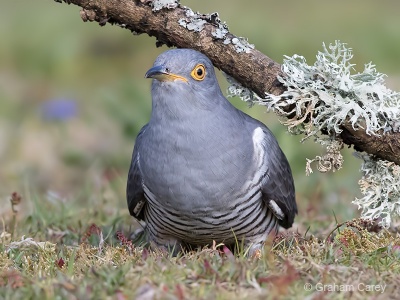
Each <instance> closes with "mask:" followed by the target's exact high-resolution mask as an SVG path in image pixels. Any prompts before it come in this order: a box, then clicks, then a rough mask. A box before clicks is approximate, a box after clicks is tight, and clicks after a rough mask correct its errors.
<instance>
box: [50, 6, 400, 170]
mask: <svg viewBox="0 0 400 300" xmlns="http://www.w3.org/2000/svg"><path fill="white" fill-rule="evenodd" d="M55 1H56V2H66V3H68V4H70V3H72V4H75V5H78V6H80V7H81V8H82V10H81V12H80V14H81V18H82V19H83V21H85V22H86V21H96V22H98V23H99V24H100V25H101V26H103V25H105V24H106V23H107V22H108V23H111V24H115V25H119V26H121V27H123V28H126V29H129V30H130V31H132V32H133V33H135V34H141V33H146V34H148V35H149V36H154V37H156V39H157V44H158V45H161V44H166V45H167V46H176V47H179V48H192V49H195V50H198V51H200V52H202V53H204V54H206V55H207V56H208V57H209V58H210V59H211V61H212V62H213V63H214V65H215V66H216V67H217V68H219V69H220V70H222V71H224V72H225V73H227V74H228V75H230V76H231V77H233V78H234V79H236V80H237V81H238V82H239V83H241V84H242V85H243V86H244V87H247V88H249V89H251V90H252V91H254V92H256V93H257V94H258V95H259V96H261V97H264V93H265V92H268V93H272V94H275V95H279V94H281V93H282V92H283V91H284V90H285V88H284V86H282V85H281V84H280V82H279V81H278V80H277V76H278V75H280V74H281V66H280V65H279V64H278V63H276V62H275V61H273V60H272V59H270V58H269V57H267V56H266V55H264V54H262V53H261V52H259V51H258V50H256V49H252V50H250V51H249V52H248V53H244V52H242V53H238V52H237V50H236V48H235V46H234V45H233V44H232V43H230V44H225V43H224V42H223V40H222V39H218V38H216V37H214V36H213V35H212V32H213V31H215V29H216V27H217V26H218V21H217V20H216V18H215V16H214V17H213V16H206V15H204V16H203V17H202V19H203V20H205V21H206V23H205V24H204V26H203V29H202V30H201V31H199V32H197V31H193V30H192V31H191V30H188V29H187V28H185V27H183V26H181V25H180V24H179V20H181V19H187V16H186V12H187V9H186V8H185V7H181V6H178V7H176V8H173V9H166V8H164V9H162V10H159V11H157V12H153V11H152V8H151V6H150V2H152V1H151V0H140V1H139V0H135V1H133V0H55ZM225 38H229V39H233V38H236V37H235V36H234V35H232V34H231V33H228V34H227V35H226V36H225ZM289 109H290V108H289V107H288V111H289ZM341 138H342V139H343V141H344V143H346V144H347V145H349V146H351V145H354V148H355V149H356V150H358V151H365V152H367V153H369V154H371V155H374V156H376V157H378V158H381V159H385V160H388V161H393V162H395V163H396V164H398V165H400V133H395V132H390V133H386V134H382V135H380V136H371V135H368V134H366V133H365V131H363V130H357V131H356V130H354V129H353V128H352V127H351V125H348V124H344V125H343V132H342V134H341Z"/></svg>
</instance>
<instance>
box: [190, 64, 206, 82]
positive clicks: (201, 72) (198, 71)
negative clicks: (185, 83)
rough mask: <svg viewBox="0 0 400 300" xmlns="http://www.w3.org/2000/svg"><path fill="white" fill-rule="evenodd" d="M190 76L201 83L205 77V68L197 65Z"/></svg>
mask: <svg viewBox="0 0 400 300" xmlns="http://www.w3.org/2000/svg"><path fill="white" fill-rule="evenodd" d="M190 75H191V76H192V77H193V79H194V80H198V81H201V80H203V79H204V77H206V67H205V66H204V65H203V64H198V65H196V66H195V67H194V69H193V70H192V72H191V73H190Z"/></svg>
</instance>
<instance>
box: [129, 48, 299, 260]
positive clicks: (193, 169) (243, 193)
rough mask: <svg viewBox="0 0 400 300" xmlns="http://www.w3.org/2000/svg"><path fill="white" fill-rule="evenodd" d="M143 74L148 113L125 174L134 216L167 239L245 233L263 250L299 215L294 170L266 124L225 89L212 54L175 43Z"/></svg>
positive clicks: (180, 241)
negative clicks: (147, 83)
mask: <svg viewBox="0 0 400 300" xmlns="http://www.w3.org/2000/svg"><path fill="white" fill-rule="evenodd" d="M146 77H150V78H154V79H153V83H152V114H151V118H150V121H149V123H148V124H147V125H145V126H144V127H143V128H142V130H141V131H140V133H139V135H138V137H137V139H136V143H135V147H134V151H133V155H132V163H131V167H130V170H129V175H128V183H127V201H128V207H129V211H130V213H131V215H133V216H134V217H136V218H138V219H140V220H144V221H145V222H146V228H145V231H146V237H147V240H148V242H151V243H154V244H155V245H157V246H161V247H175V248H176V249H179V248H180V247H181V246H182V245H185V244H191V245H197V246H203V245H207V244H208V245H210V244H212V241H213V240H216V241H217V242H224V243H226V244H233V243H235V240H239V241H241V240H242V239H243V240H244V241H245V243H246V244H247V245H249V246H250V247H251V248H250V250H251V252H252V251H254V250H255V249H258V248H260V247H261V246H262V245H263V242H264V241H265V240H266V238H267V236H268V234H269V233H270V232H271V231H273V230H276V229H277V226H278V224H279V225H280V226H283V227H285V228H289V227H291V226H292V224H293V220H294V216H295V214H296V213H297V206H296V202H295V189H294V184H293V177H292V174H291V170H290V166H289V164H288V162H287V159H286V157H285V155H284V154H283V152H282V151H281V149H280V148H279V145H278V143H277V141H276V139H275V137H274V136H273V134H272V133H271V132H270V131H269V129H268V128H267V127H266V126H265V125H264V124H262V123H261V122H259V121H257V120H255V119H253V118H251V117H250V116H248V115H246V114H245V113H243V112H242V111H240V110H238V109H236V108H235V107H234V106H233V105H232V104H231V103H230V102H229V101H228V100H227V99H226V98H225V97H224V96H223V94H222V92H221V90H220V87H219V85H218V82H217V80H216V77H215V74H214V68H213V66H212V63H211V62H210V60H209V59H208V58H207V57H206V56H204V55H203V54H201V53H199V52H197V51H194V50H189V49H175V50H169V51H166V52H164V53H163V54H161V55H160V56H159V57H158V58H157V59H156V61H155V63H154V66H153V68H151V69H150V70H149V71H148V72H147V74H146Z"/></svg>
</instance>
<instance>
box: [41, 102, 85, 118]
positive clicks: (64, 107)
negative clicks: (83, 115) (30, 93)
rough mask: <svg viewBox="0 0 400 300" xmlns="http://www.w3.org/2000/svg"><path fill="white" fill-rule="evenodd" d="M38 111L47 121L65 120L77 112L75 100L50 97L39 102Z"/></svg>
mask: <svg viewBox="0 0 400 300" xmlns="http://www.w3.org/2000/svg"><path fill="white" fill-rule="evenodd" d="M40 111H41V114H42V117H43V119H45V120H47V121H66V120H68V119H71V118H72V117H75V116H76V115H77V114H78V106H77V104H76V102H75V100H71V99H65V98H64V99H63V98H60V99H51V100H48V101H46V102H44V103H42V104H41V106H40Z"/></svg>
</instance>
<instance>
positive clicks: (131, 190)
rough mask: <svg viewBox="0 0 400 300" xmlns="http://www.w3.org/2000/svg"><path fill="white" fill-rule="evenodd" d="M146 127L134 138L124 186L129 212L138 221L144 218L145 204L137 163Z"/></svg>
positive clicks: (138, 164)
mask: <svg viewBox="0 0 400 300" xmlns="http://www.w3.org/2000/svg"><path fill="white" fill-rule="evenodd" d="M146 127H147V125H145V126H144V127H143V128H142V129H141V130H140V132H139V134H138V136H137V138H136V142H135V146H134V148H133V154H132V162H131V167H130V169H129V173H128V182H127V185H126V200H127V202H128V208H129V212H130V214H131V215H132V216H134V217H135V218H137V219H139V220H143V218H144V209H143V208H144V205H145V204H146V198H145V197H144V191H143V185H142V176H141V173H140V163H139V149H140V148H141V143H142V138H143V134H144V132H145V130H146Z"/></svg>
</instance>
